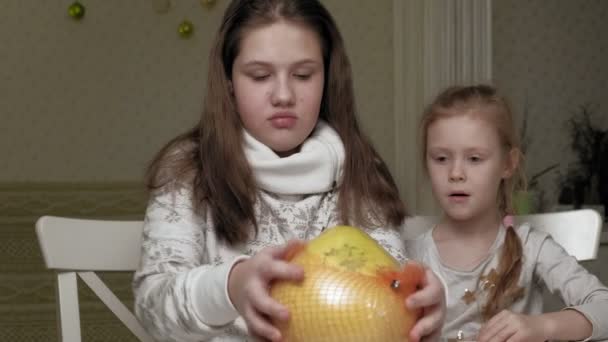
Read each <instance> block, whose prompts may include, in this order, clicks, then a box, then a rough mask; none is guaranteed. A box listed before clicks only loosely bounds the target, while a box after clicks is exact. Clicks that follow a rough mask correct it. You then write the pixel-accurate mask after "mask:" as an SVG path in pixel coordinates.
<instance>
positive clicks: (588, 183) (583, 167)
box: [559, 105, 608, 208]
mask: <svg viewBox="0 0 608 342" xmlns="http://www.w3.org/2000/svg"><path fill="white" fill-rule="evenodd" d="M592 117H593V113H592V111H591V109H590V106H589V105H582V106H580V107H579V109H578V110H577V111H576V112H574V114H573V116H572V117H571V118H570V119H568V121H567V122H566V126H567V128H568V132H569V134H570V139H571V141H570V148H571V149H572V151H573V152H574V153H575V154H576V160H575V161H574V162H573V163H570V164H569V165H568V169H567V171H566V174H565V175H562V176H560V177H559V182H560V185H561V193H560V196H559V202H560V203H563V204H574V207H575V208H580V206H581V205H582V204H583V203H599V202H600V201H601V199H600V197H604V196H600V191H599V189H600V188H602V186H601V185H602V184H604V183H605V182H606V181H607V179H606V175H602V173H603V172H601V160H602V158H601V155H602V153H603V151H604V150H606V147H604V146H603V145H605V144H608V142H607V141H608V140H607V139H605V137H606V136H608V134H607V133H608V130H606V129H600V128H598V127H596V126H594V124H593V122H592V121H593V118H592ZM604 153H605V152H604ZM602 202H604V201H603V200H602Z"/></svg>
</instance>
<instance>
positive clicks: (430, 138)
mask: <svg viewBox="0 0 608 342" xmlns="http://www.w3.org/2000/svg"><path fill="white" fill-rule="evenodd" d="M427 145H428V147H429V148H432V147H441V148H498V147H500V137H499V136H498V131H497V130H496V127H495V126H494V125H493V124H492V123H491V122H490V121H489V120H488V119H483V118H481V117H480V115H473V114H465V115H455V116H448V117H440V118H438V119H437V120H435V121H434V122H433V123H431V124H430V125H429V127H428V132H427Z"/></svg>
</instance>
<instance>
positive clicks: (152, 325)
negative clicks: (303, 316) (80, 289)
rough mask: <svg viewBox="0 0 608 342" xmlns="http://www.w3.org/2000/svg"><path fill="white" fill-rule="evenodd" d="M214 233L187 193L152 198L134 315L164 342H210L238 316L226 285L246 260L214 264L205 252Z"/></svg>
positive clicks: (135, 281) (137, 276) (136, 282)
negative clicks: (230, 275) (209, 341)
mask: <svg viewBox="0 0 608 342" xmlns="http://www.w3.org/2000/svg"><path fill="white" fill-rule="evenodd" d="M210 229H211V228H210V227H209V225H208V224H206V223H205V220H204V219H202V218H200V217H199V216H198V215H196V214H195V213H194V211H193V209H192V205H191V196H190V194H189V191H187V190H186V189H179V190H175V191H172V192H168V193H157V194H153V196H152V198H151V200H150V203H149V204H148V208H147V211H146V217H145V221H144V229H143V231H144V232H143V243H142V255H141V264H140V268H139V269H138V270H137V271H136V272H135V275H134V279H133V291H134V296H135V314H136V315H137V317H138V318H139V320H140V321H141V322H142V324H143V325H144V327H145V328H146V329H147V330H148V332H150V333H151V334H152V335H153V336H154V337H155V338H156V339H158V340H160V341H205V340H209V339H211V338H213V337H215V336H217V335H220V334H222V333H224V332H225V329H226V328H227V327H228V326H229V325H230V323H232V322H233V321H234V320H235V319H236V318H237V317H238V312H237V311H236V310H235V309H234V307H233V305H232V303H231V301H230V299H229V297H228V291H227V281H228V275H229V273H230V270H231V268H232V266H233V264H234V263H235V262H237V261H238V260H240V259H241V258H242V257H236V258H234V259H233V260H226V262H225V263H217V264H211V263H210V260H208V257H206V253H204V252H205V251H204V250H203V249H204V246H205V239H206V236H207V235H208V233H209V232H208V230H210Z"/></svg>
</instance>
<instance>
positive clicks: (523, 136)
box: [520, 98, 559, 190]
mask: <svg viewBox="0 0 608 342" xmlns="http://www.w3.org/2000/svg"><path fill="white" fill-rule="evenodd" d="M522 114H523V115H522V117H523V118H522V123H521V129H520V145H521V153H522V154H523V155H524V157H525V158H527V157H528V155H527V153H528V148H529V147H530V145H531V144H532V138H531V136H529V135H528V132H527V131H528V120H529V117H530V104H529V102H528V99H527V98H526V101H525V103H524V109H523V112H522ZM558 166H559V163H555V164H552V165H549V166H547V167H545V168H543V169H542V170H540V171H537V172H534V173H532V175H531V176H530V177H529V178H528V182H527V185H528V190H538V184H539V181H540V179H541V178H542V177H543V176H544V175H546V174H548V173H549V172H551V171H553V170H555V169H556V168H557V167H558Z"/></svg>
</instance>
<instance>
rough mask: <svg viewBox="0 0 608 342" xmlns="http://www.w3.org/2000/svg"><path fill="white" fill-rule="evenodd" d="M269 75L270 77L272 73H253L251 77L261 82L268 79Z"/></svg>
mask: <svg viewBox="0 0 608 342" xmlns="http://www.w3.org/2000/svg"><path fill="white" fill-rule="evenodd" d="M268 77H270V74H264V75H252V76H251V78H252V79H253V80H254V81H256V82H261V81H264V80H265V79H267V78H268Z"/></svg>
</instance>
